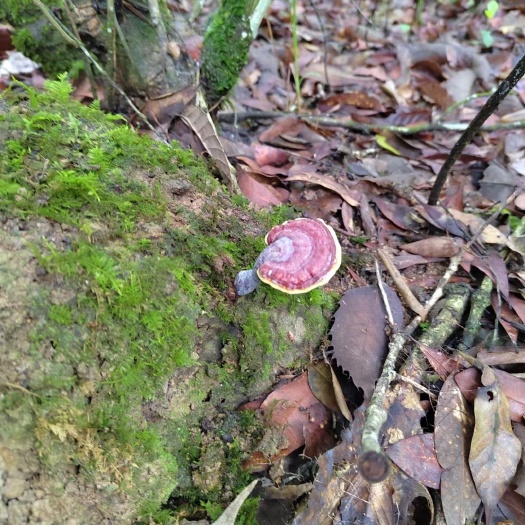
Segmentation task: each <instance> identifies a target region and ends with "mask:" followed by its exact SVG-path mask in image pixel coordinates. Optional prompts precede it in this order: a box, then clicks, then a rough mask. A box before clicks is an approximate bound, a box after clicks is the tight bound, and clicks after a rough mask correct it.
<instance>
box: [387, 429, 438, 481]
mask: <svg viewBox="0 0 525 525" xmlns="http://www.w3.org/2000/svg"><path fill="white" fill-rule="evenodd" d="M386 453H387V454H388V457H389V458H390V459H391V460H392V461H393V462H394V463H395V464H396V465H397V466H398V467H399V468H400V469H401V470H403V471H404V472H406V473H407V474H408V475H409V476H410V477H411V478H413V479H415V480H416V481H419V483H422V484H423V485H425V486H426V487H430V488H432V489H439V486H440V482H441V472H442V471H443V469H442V468H441V465H440V464H439V462H438V460H437V457H436V451H435V449H434V435H433V434H419V435H417V436H410V437H407V438H405V439H402V440H400V441H398V442H397V443H394V444H393V445H390V446H389V447H388V448H387V449H386Z"/></svg>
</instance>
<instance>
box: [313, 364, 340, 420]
mask: <svg viewBox="0 0 525 525" xmlns="http://www.w3.org/2000/svg"><path fill="white" fill-rule="evenodd" d="M331 370H332V368H331V366H330V365H327V364H326V363H324V362H320V363H315V364H313V365H309V366H308V385H310V389H311V390H312V394H313V395H314V396H315V397H316V398H317V399H319V401H321V403H322V404H323V405H324V406H325V407H328V408H329V409H330V410H332V411H333V412H337V411H338V410H339V407H338V406H337V399H336V398H335V393H334V387H333V384H332V371H331Z"/></svg>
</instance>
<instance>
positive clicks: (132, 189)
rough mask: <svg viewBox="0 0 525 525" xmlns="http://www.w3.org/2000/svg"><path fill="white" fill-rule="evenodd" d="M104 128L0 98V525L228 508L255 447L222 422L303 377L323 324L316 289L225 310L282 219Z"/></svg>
mask: <svg viewBox="0 0 525 525" xmlns="http://www.w3.org/2000/svg"><path fill="white" fill-rule="evenodd" d="M119 120H120V119H119V118H118V117H111V116H107V115H105V114H103V113H102V112H101V111H99V109H97V107H95V106H91V107H86V106H82V105H80V104H78V103H76V102H73V101H71V100H70V99H69V85H68V84H67V82H63V81H57V82H48V83H47V89H46V91H45V92H44V93H41V94H37V93H36V92H35V91H33V90H32V89H26V88H23V89H22V88H21V89H20V90H18V91H16V92H15V91H13V92H11V93H8V94H6V95H5V96H4V98H3V99H0V494H1V498H0V524H2V525H4V524H15V523H16V524H18V523H31V524H32V523H35V524H36V523H39V524H46V525H51V524H53V525H55V524H56V525H58V524H60V525H61V524H64V525H76V524H78V525H91V524H96V525H100V524H120V523H122V524H124V523H130V524H131V523H135V524H136V523H175V516H177V515H181V514H183V513H185V515H186V516H191V515H195V514H194V513H195V512H196V509H199V508H200V512H201V513H202V514H201V516H203V515H204V510H203V508H202V505H204V507H205V508H206V505H225V504H226V503H227V502H228V501H229V500H230V499H232V498H233V496H234V495H235V494H236V493H238V492H239V490H240V489H241V488H242V487H243V486H244V485H245V484H246V483H247V482H248V480H249V475H248V474H247V473H245V472H244V471H243V470H242V468H241V464H242V461H243V459H244V458H246V457H247V455H248V454H249V453H250V452H252V451H253V450H254V449H256V447H257V439H258V437H260V434H259V433H260V424H258V423H257V418H256V417H254V416H253V415H252V414H251V413H250V414H247V413H242V412H241V413H240V412H238V411H237V410H236V408H237V407H238V405H239V403H241V402H243V401H245V400H247V399H250V398H253V397H255V396H257V395H260V394H262V393H264V392H265V391H268V390H269V389H270V388H271V386H272V384H273V383H274V381H275V379H276V377H277V375H278V374H279V373H281V372H282V370H283V369H285V370H289V369H293V368H294V367H300V366H302V365H304V363H305V362H306V361H307V360H308V359H309V356H310V354H311V352H312V351H313V350H314V349H315V348H316V346H317V345H318V343H319V341H320V339H321V337H322V336H323V335H324V333H325V330H326V326H327V323H328V318H329V316H330V313H331V310H332V307H333V298H332V297H331V296H330V295H329V294H327V293H323V292H321V291H319V290H315V291H313V292H310V293H309V294H305V295H302V296H288V295H285V294H282V293H280V292H277V291H275V290H273V289H270V288H267V287H261V289H260V290H259V291H257V292H256V293H255V294H252V295H251V296H249V297H246V298H242V299H237V300H236V299H235V297H234V294H233V287H232V284H233V279H234V276H235V274H236V272H237V271H238V270H239V269H241V268H246V267H249V266H250V265H251V264H252V263H253V261H254V260H255V258H256V255H257V252H258V251H259V250H260V249H261V247H262V246H263V244H264V241H263V236H264V232H265V231H266V230H267V229H268V228H269V227H270V226H271V225H272V224H276V223H278V222H281V221H282V220H284V219H287V218H290V211H289V210H287V209H279V210H277V211H276V212H274V213H273V214H268V213H261V212H255V211H253V210H251V208H250V207H249V206H248V204H247V202H246V201H245V200H244V199H242V198H238V197H236V198H235V202H232V199H231V198H230V196H229V195H227V194H226V193H225V192H224V191H223V190H222V189H221V187H220V186H219V184H218V183H217V182H216V181H215V180H214V179H213V178H211V177H210V176H209V175H208V173H207V171H206V167H205V165H204V164H203V163H202V162H200V161H198V160H196V159H195V158H194V156H193V155H192V154H191V152H188V151H183V150H181V149H180V148H178V147H177V146H176V145H175V146H173V147H172V148H170V147H168V146H166V145H164V144H161V143H158V142H154V141H152V140H150V139H148V138H147V137H140V136H138V135H137V134H136V133H134V132H133V131H132V130H130V129H129V128H128V127H126V126H125V125H122V124H121V123H120V122H119ZM168 499H169V502H170V503H169V507H170V508H167V507H166V505H165V504H166V502H167V501H168ZM219 508H220V507H219Z"/></svg>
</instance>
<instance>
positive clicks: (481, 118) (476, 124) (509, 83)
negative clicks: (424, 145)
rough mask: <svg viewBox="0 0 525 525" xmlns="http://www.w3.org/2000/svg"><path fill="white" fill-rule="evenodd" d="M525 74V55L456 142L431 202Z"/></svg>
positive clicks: (431, 196) (430, 202)
mask: <svg viewBox="0 0 525 525" xmlns="http://www.w3.org/2000/svg"><path fill="white" fill-rule="evenodd" d="M524 74H525V56H523V57H522V58H521V60H520V61H519V62H518V63H517V64H516V66H515V67H514V69H513V70H512V71H511V72H510V73H509V74H508V75H507V78H505V80H503V82H501V84H500V85H499V86H498V89H496V91H495V92H494V93H493V94H492V95H491V96H490V97H489V99H488V100H487V102H485V104H484V106H483V107H482V108H481V110H480V111H479V113H478V114H477V115H476V116H475V117H474V118H473V119H472V122H471V123H470V124H469V125H468V127H467V129H466V130H465V131H464V132H463V134H462V135H461V137H459V140H458V141H457V142H456V143H455V144H454V147H453V148H452V150H451V152H450V154H449V156H448V157H447V158H446V160H445V163H444V164H443V166H442V167H441V169H440V170H439V173H438V175H437V178H436V182H434V186H433V187H432V190H431V191H430V196H429V198H428V203H429V204H432V205H433V204H436V203H437V202H438V200H439V194H440V193H441V190H442V188H443V186H444V184H445V182H446V180H447V177H448V173H449V171H450V169H451V168H452V166H453V165H454V163H455V162H456V160H457V159H458V157H459V156H460V155H461V152H462V151H463V150H464V149H465V146H467V145H468V144H470V142H471V141H472V139H473V137H474V135H475V134H476V133H477V132H478V131H479V130H480V128H481V126H482V124H483V123H484V122H485V121H486V120H487V118H488V117H490V115H492V113H494V111H495V110H496V108H497V107H498V106H499V104H500V102H501V101H502V100H503V99H504V98H505V97H506V96H507V95H508V94H509V93H510V91H511V90H512V88H513V87H514V86H515V85H516V84H517V83H518V82H519V80H520V79H521V77H522V76H523V75H524Z"/></svg>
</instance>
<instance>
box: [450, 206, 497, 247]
mask: <svg viewBox="0 0 525 525" xmlns="http://www.w3.org/2000/svg"><path fill="white" fill-rule="evenodd" d="M448 213H449V214H450V215H452V217H454V219H456V220H458V221H460V222H462V223H463V224H465V225H466V226H468V228H469V230H470V233H471V234H472V235H474V234H475V233H477V232H478V230H479V229H480V228H481V226H482V225H483V224H484V223H485V221H484V219H482V218H481V217H478V216H476V215H472V214H470V213H465V212H462V211H458V210H453V209H450V210H448ZM481 240H482V241H483V242H485V243H487V244H503V245H506V244H507V238H506V237H505V235H503V234H502V233H501V232H500V231H499V230H498V229H497V228H496V227H494V226H492V224H488V225H487V226H486V228H485V229H484V230H483V232H482V234H481Z"/></svg>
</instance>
